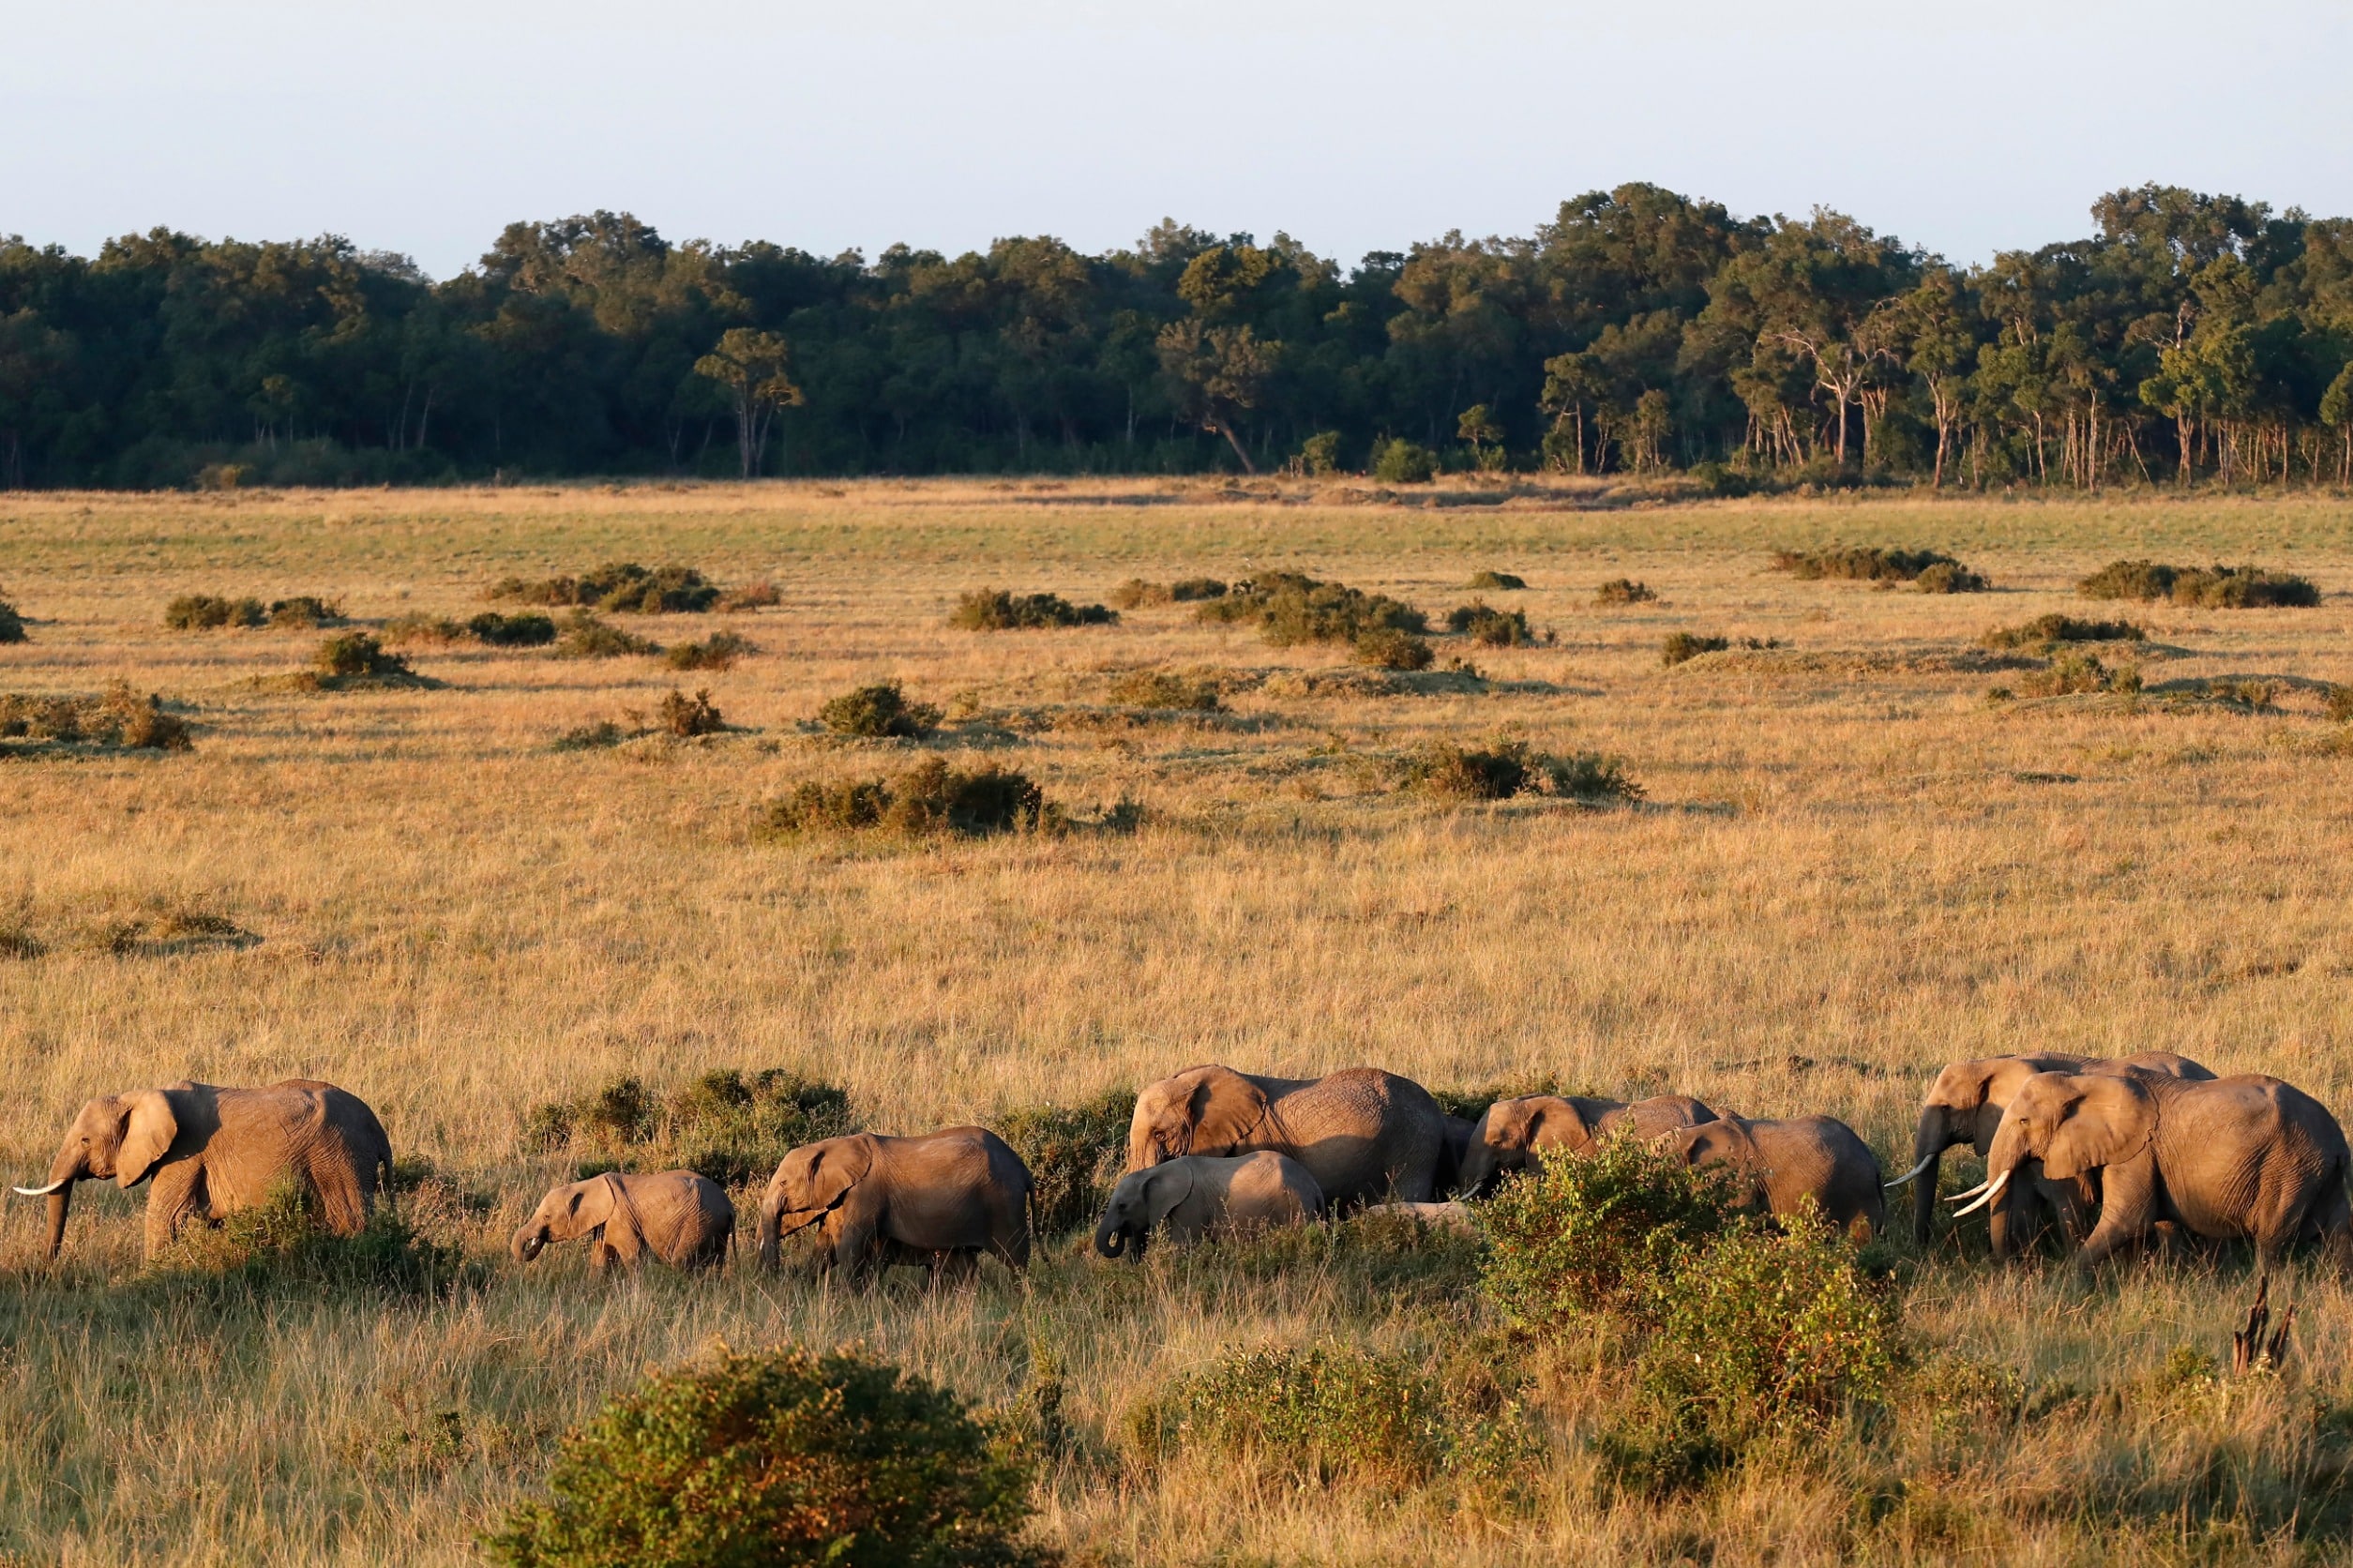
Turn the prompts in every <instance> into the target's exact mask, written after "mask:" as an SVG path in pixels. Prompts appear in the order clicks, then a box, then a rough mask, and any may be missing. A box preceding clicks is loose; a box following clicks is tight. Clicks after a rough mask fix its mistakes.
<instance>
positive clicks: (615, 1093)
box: [522, 1067, 857, 1187]
mask: <svg viewBox="0 0 2353 1568" xmlns="http://www.w3.org/2000/svg"><path fill="white" fill-rule="evenodd" d="M856 1129H857V1123H856V1120H855V1118H854V1117H853V1116H852V1114H851V1107H850V1096H849V1095H848V1094H847V1093H844V1092H843V1091H842V1090H840V1089H839V1088H837V1087H836V1086H834V1085H832V1084H829V1083H820V1082H818V1081H816V1080H815V1079H812V1078H806V1077H804V1076H803V1075H801V1074H799V1073H796V1072H791V1071H788V1070H786V1069H784V1068H781V1067H771V1068H767V1069H764V1070H762V1071H760V1072H754V1073H746V1072H744V1071H742V1070H740V1069H738V1068H733V1067H720V1068H714V1069H713V1070H711V1071H709V1072H706V1073H703V1074H701V1076H700V1077H698V1078H693V1079H690V1080H689V1081H687V1082H686V1083H684V1084H681V1085H679V1086H678V1087H677V1088H675V1089H672V1090H671V1091H669V1092H668V1093H656V1092H654V1091H653V1090H651V1089H649V1088H647V1087H646V1085H645V1083H644V1081H643V1080H642V1079H641V1078H637V1077H635V1076H634V1075H632V1076H626V1077H622V1078H613V1079H611V1080H610V1081H609V1082H607V1083H605V1084H604V1085H603V1086H602V1087H600V1088H598V1089H596V1090H593V1091H591V1092H589V1093H585V1094H582V1095H580V1096H578V1097H577V1098H574V1099H569V1100H554V1101H549V1102H547V1103H544V1104H541V1105H538V1106H535V1107H533V1108H532V1109H531V1110H530V1111H529V1112H528V1113H527V1114H526V1115H525V1116H524V1119H523V1129H522V1138H523V1145H524V1147H525V1148H527V1149H530V1150H534V1151H541V1152H549V1153H563V1154H566V1155H568V1156H569V1157H570V1158H571V1159H572V1160H573V1161H574V1162H575V1165H576V1168H577V1169H578V1171H579V1172H580V1174H581V1175H590V1174H594V1173H595V1172H596V1171H597V1170H612V1169H624V1170H663V1169H672V1168H686V1169H689V1170H696V1171H700V1172H701V1173H702V1174H703V1175H705V1176H707V1177H709V1178H710V1179H711V1180H712V1181H714V1182H716V1183H718V1184H720V1185H721V1186H728V1187H741V1186H745V1185H747V1184H759V1183H762V1182H765V1181H766V1180H767V1179H768V1176H769V1173H770V1172H772V1171H774V1170H775V1169H776V1168H777V1162H778V1161H780V1160H782V1159H783V1158H784V1156H785V1154H786V1153H788V1152H790V1151H791V1150H792V1149H794V1148H796V1147H798V1146H799V1145H801V1144H804V1143H813V1142H816V1141H817V1140H818V1139H820V1138H838V1137H840V1136H841V1135H842V1134H844V1133H848V1132H854V1131H855V1130H856Z"/></svg>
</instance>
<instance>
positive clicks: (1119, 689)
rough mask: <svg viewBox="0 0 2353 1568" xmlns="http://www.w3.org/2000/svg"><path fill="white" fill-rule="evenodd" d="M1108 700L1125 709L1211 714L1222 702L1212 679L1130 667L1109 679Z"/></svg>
mask: <svg viewBox="0 0 2353 1568" xmlns="http://www.w3.org/2000/svg"><path fill="white" fill-rule="evenodd" d="M1110 697H1111V701H1114V702H1117V703H1119V704H1121V705H1122V706H1123V707H1129V708H1158V709H1168V710H1176V711H1183V712H1189V713H1215V712H1216V711H1217V710H1218V709H1219V708H1220V707H1222V706H1223V705H1224V703H1223V701H1222V700H1221V699H1220V697H1219V695H1218V690H1217V683H1216V682H1215V681H1208V680H1201V679H1199V678H1198V677H1193V676H1185V675H1177V674H1171V673H1170V672H1169V671H1166V670H1130V671H1126V672H1125V673H1124V674H1121V675H1119V676H1117V677H1115V678H1114V679H1113V680H1112V682H1111V691H1110Z"/></svg>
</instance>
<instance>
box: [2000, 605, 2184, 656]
mask: <svg viewBox="0 0 2353 1568" xmlns="http://www.w3.org/2000/svg"><path fill="white" fill-rule="evenodd" d="M2148 636H2149V634H2148V633H2147V632H2146V631H2144V630H2142V629H2141V628H2140V627H2139V626H2134V624H2133V623H2132V622H2130V621H2079V620H2077V619H2076V618H2075V617H2074V616H2073V615H2060V614H2056V613H2054V614H2050V615H2038V616H2036V617H2035V618H2034V619H2033V620H2031V621H2029V622H2027V623H2026V624H2025V625H2024V626H1995V627H1993V628H1992V629H1991V630H1989V631H1987V632H1986V633H1985V635H1984V636H1983V637H1981V638H1979V639H1978V641H1980V642H1982V643H1983V644H1984V645H1985V646H1986V647H1988V648H2047V647H2050V646H2051V645H2053V644H2054V643H2059V642H2139V641H2145V640H2146V639H2147V638H2148Z"/></svg>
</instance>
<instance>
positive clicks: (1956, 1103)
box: [1888, 1050, 2214, 1259]
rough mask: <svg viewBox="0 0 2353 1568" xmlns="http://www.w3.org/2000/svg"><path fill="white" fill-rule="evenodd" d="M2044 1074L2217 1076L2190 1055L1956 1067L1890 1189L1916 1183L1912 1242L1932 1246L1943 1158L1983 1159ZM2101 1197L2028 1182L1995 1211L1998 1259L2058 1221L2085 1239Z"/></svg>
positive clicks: (1942, 1077)
mask: <svg viewBox="0 0 2353 1568" xmlns="http://www.w3.org/2000/svg"><path fill="white" fill-rule="evenodd" d="M2037 1073H2101V1074H2117V1073H2141V1074H2148V1075H2150V1076H2153V1077H2158V1078H2183V1079H2187V1080H2191V1081H2198V1082H2203V1081H2207V1080H2210V1079H2211V1078H2213V1076H2214V1075H2213V1074H2212V1073H2211V1072H2210V1071H2208V1070H2207V1069H2206V1068H2205V1067H2202V1066H2200V1065H2199V1064H2198V1063H2195V1062H2193V1061H2191V1060H2190V1059H2189V1058H2188V1057H2186V1056H2176V1055H2175V1054H2174V1053H2173V1052H2171V1051H2163V1050H2159V1051H2148V1052H2144V1053H2143V1054H2141V1055H2139V1056H2126V1057H2115V1058H2102V1057H2092V1056H2077V1055H2075V1054H2074V1053H2073V1052H2070V1051H2035V1052H2032V1053H2030V1054H2028V1055H2021V1056H1985V1057H1979V1058H1978V1059H1976V1060H1974V1061H1970V1062H1955V1063H1950V1064H1949V1065H1947V1066H1946V1067H1945V1069H1944V1070H1943V1071H1942V1072H1939V1073H1938V1075H1937V1079H1936V1081H1935V1082H1934V1083H1932V1084H1930V1085H1929V1086H1928V1093H1927V1094H1926V1095H1925V1096H1924V1097H1923V1099H1922V1101H1921V1104H1920V1122H1919V1124H1918V1125H1917V1126H1916V1127H1915V1128H1914V1129H1913V1132H1912V1159H1913V1160H1914V1161H1915V1162H1916V1163H1915V1164H1914V1165H1913V1166H1912V1168H1910V1169H1909V1170H1907V1171H1906V1172H1905V1173H1904V1174H1903V1175H1901V1176H1898V1177H1897V1178H1896V1179H1895V1180H1894V1181H1893V1182H1891V1183H1889V1184H1888V1186H1889V1187H1890V1189H1891V1190H1893V1188H1896V1187H1900V1186H1903V1185H1905V1184H1908V1183H1916V1184H1917V1185H1915V1186H1914V1187H1913V1189H1912V1239H1913V1240H1914V1241H1915V1242H1917V1243H1919V1244H1921V1245H1922V1246H1926V1245H1927V1244H1928V1231H1929V1221H1930V1218H1931V1216H1933V1215H1934V1214H1936V1212H1937V1173H1938V1168H1939V1167H1940V1166H1941V1165H1942V1163H1943V1159H1944V1152H1945V1151H1946V1150H1947V1149H1950V1148H1952V1147H1953V1145H1954V1144H1956V1143H1967V1144H1969V1145H1971V1146H1972V1147H1974V1148H1975V1150H1976V1151H1977V1154H1978V1157H1979V1158H1981V1159H1982V1158H1983V1157H1984V1156H1985V1154H1986V1153H1987V1152H1988V1151H1990V1150H1991V1149H1992V1148H1993V1146H1994V1129H1995V1128H1997V1127H1999V1126H2000V1125H2001V1113H2002V1112H2003V1111H2004V1110H2006V1109H2008V1108H2009V1106H2010V1101H2011V1099H2012V1097H2013V1096H2014V1095H2015V1094H2016V1093H2018V1086H2019V1085H2020V1084H2023V1083H2024V1082H2026V1080H2027V1079H2028V1078H2032V1077H2033V1076H2034V1075H2035V1074H2037ZM2099 1200H2100V1199H2099V1194H2098V1193H2097V1192H2095V1191H2093V1190H2091V1188H2090V1186H2089V1184H2088V1183H2071V1184H2060V1183H2058V1182H2055V1181H2051V1180H2049V1179H2047V1178H2045V1177H2042V1176H2039V1175H2038V1176H2037V1177H2036V1179H2035V1180H2033V1181H2025V1180H2021V1181H2019V1182H2017V1183H2014V1184H2013V1185H2012V1187H2011V1188H2010V1189H2008V1190H2006V1191H2005V1192H2004V1193H2003V1195H2002V1200H2001V1201H2000V1202H1999V1203H1998V1204H1996V1205H1995V1206H1994V1207H1993V1208H1992V1209H1991V1210H1990V1211H1988V1213H1987V1215H1986V1219H1987V1223H1988V1224H1989V1226H1990V1227H1991V1228H1992V1231H1993V1243H1994V1256H1995V1257H1996V1258H2001V1259H2006V1258H2008V1257H2009V1256H2010V1255H2011V1254H2012V1253H2013V1252H2014V1251H2015V1250H2017V1249H2019V1248H2021V1247H2024V1246H2027V1245H2029V1244H2031V1243H2032V1242H2033V1240H2034V1236H2035V1234H2036V1232H2037V1231H2039V1230H2041V1229H2042V1228H2043V1226H2044V1224H2045V1223H2050V1222H2056V1223H2057V1224H2059V1226H2060V1227H2061V1228H2062V1229H2065V1230H2066V1231H2068V1232H2069V1234H2070V1235H2073V1236H2080V1235H2081V1234H2082V1230H2083V1228H2084V1226H2085V1224H2086V1221H2087V1216H2088V1215H2089V1213H2090V1211H2091V1210H2092V1209H2093V1208H2095V1207H2096V1206H2097V1205H2098V1203H2099Z"/></svg>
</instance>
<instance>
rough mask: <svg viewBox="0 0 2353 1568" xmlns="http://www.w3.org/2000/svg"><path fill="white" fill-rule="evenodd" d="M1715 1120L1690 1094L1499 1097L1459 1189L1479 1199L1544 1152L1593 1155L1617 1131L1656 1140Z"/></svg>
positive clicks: (1473, 1141)
mask: <svg viewBox="0 0 2353 1568" xmlns="http://www.w3.org/2000/svg"><path fill="white" fill-rule="evenodd" d="M1715 1119H1716V1115H1715V1112H1714V1111H1712V1110H1710V1109H1709V1108H1707V1107H1706V1106H1704V1105H1702V1104H1700V1103H1699V1102H1698V1101H1697V1100H1695V1099H1693V1098H1692V1097H1691V1096H1690V1095H1688V1094H1660V1095H1656V1096H1654V1097H1652V1098H1651V1099H1647V1100H1637V1101H1636V1102H1635V1103H1634V1104H1632V1105H1626V1104H1623V1103H1621V1102H1620V1101H1617V1100H1596V1099H1588V1098H1586V1097H1584V1096H1583V1095H1575V1094H1572V1095H1567V1096H1561V1095H1553V1094H1530V1095H1525V1096H1523V1097H1521V1098H1519V1099H1516V1100H1498V1101H1496V1102H1495V1104H1493V1105H1491V1106H1489V1107H1487V1108H1486V1114H1485V1115H1483V1116H1481V1117H1480V1118H1479V1120H1478V1121H1477V1122H1476V1123H1473V1124H1472V1126H1471V1136H1470V1140H1469V1147H1468V1149H1467V1150H1466V1151H1465V1152H1464V1153H1463V1157H1462V1171H1461V1175H1460V1177H1459V1179H1458V1181H1457V1183H1456V1190H1457V1191H1459V1192H1462V1193H1464V1194H1467V1195H1469V1196H1471V1197H1476V1196H1478V1195H1479V1194H1481V1193H1483V1192H1485V1191H1486V1189H1488V1188H1489V1187H1492V1186H1493V1185H1494V1184H1496V1182H1497V1181H1498V1180H1500V1179H1501V1176H1502V1175H1503V1173H1504V1172H1505V1171H1507V1170H1522V1169H1526V1168H1528V1167H1530V1166H1532V1165H1534V1164H1535V1163H1536V1160H1537V1157H1538V1151H1540V1150H1545V1149H1563V1150H1566V1151H1567V1152H1568V1153H1572V1154H1590V1153H1592V1152H1593V1150H1594V1148H1595V1147H1596V1146H1597V1145H1598V1144H1599V1143H1600V1142H1601V1140H1602V1139H1603V1138H1607V1137H1610V1136H1611V1135H1613V1134H1617V1133H1624V1134H1626V1135H1627V1136H1629V1137H1633V1138H1642V1139H1645V1140H1655V1139H1657V1138H1665V1137H1666V1136H1667V1134H1669V1133H1673V1132H1680V1131H1681V1130H1682V1129H1683V1128H1685V1127H1697V1126H1703V1125H1705V1124H1706V1123H1710V1122H1712V1121H1714V1120H1715Z"/></svg>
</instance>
